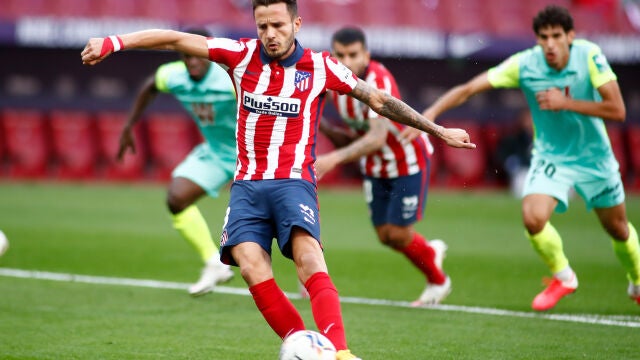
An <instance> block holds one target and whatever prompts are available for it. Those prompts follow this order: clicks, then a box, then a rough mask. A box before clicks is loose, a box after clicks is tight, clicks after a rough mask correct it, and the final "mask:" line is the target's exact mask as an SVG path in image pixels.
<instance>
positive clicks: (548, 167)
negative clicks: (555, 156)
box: [533, 159, 556, 179]
mask: <svg viewBox="0 0 640 360" xmlns="http://www.w3.org/2000/svg"><path fill="white" fill-rule="evenodd" d="M540 173H544V175H545V176H546V177H548V178H549V179H551V178H552V177H553V174H555V173H556V166H555V164H553V163H550V162H546V161H544V159H541V160H539V161H538V162H537V163H536V165H535V167H534V168H533V175H534V176H536V175H538V174H540Z"/></svg>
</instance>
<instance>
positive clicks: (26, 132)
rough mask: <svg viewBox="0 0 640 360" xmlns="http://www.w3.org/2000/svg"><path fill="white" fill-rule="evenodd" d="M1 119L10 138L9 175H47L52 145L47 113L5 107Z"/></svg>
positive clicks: (7, 138)
mask: <svg viewBox="0 0 640 360" xmlns="http://www.w3.org/2000/svg"><path fill="white" fill-rule="evenodd" d="M0 121H1V123H2V127H3V132H4V135H5V138H6V151H7V157H8V161H9V164H8V175H9V176H10V177H15V178H39V177H44V176H46V175H47V170H48V164H49V159H50V153H51V148H50V144H49V131H48V130H49V128H48V123H47V119H46V117H45V115H44V113H43V112H40V111H36V110H18V109H5V110H3V111H2V114H1V117H0Z"/></svg>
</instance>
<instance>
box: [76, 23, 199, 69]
mask: <svg viewBox="0 0 640 360" xmlns="http://www.w3.org/2000/svg"><path fill="white" fill-rule="evenodd" d="M124 49H155V50H173V51H178V52H181V53H184V54H187V55H191V56H197V57H202V58H208V56H209V51H208V49H207V38H206V37H204V36H201V35H196V34H189V33H184V32H181V31H175V30H160V29H152V30H142V31H137V32H133V33H129V34H124V35H117V36H116V35H114V36H108V37H105V38H91V39H89V41H88V42H87V45H86V46H85V47H84V49H83V50H82V53H81V54H80V55H81V56H82V63H83V64H85V65H95V64H97V63H99V62H101V61H102V60H104V59H105V58H106V57H107V56H109V55H111V54H112V53H114V52H117V51H120V50H124Z"/></svg>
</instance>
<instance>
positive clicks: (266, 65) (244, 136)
mask: <svg viewBox="0 0 640 360" xmlns="http://www.w3.org/2000/svg"><path fill="white" fill-rule="evenodd" d="M253 15H254V18H255V22H256V28H257V33H258V39H240V40H232V39H226V38H217V37H213V38H206V37H204V36H200V35H194V34H188V33H184V32H178V31H172V30H144V31H139V32H134V33H130V34H125V35H122V36H110V37H106V38H104V39H101V38H92V39H90V40H89V41H88V43H87V45H86V47H85V48H84V50H83V51H82V54H81V56H82V61H83V63H84V64H87V65H94V64H97V63H99V62H100V61H102V60H104V58H105V57H106V56H108V55H110V54H111V53H112V52H114V51H117V50H121V49H123V48H142V49H164V50H175V51H179V52H182V53H185V54H188V55H191V56H195V57H201V58H207V59H209V60H211V61H214V62H217V63H219V64H221V65H222V66H223V67H224V68H225V69H226V70H227V72H228V73H229V75H230V76H231V78H232V81H233V83H234V85H235V89H236V93H237V98H238V112H237V114H238V117H237V129H236V141H237V147H238V159H237V166H236V173H235V181H234V182H233V185H232V186H231V198H230V200H229V207H228V208H227V213H226V216H225V224H224V227H223V232H222V236H221V240H220V243H221V259H222V261H223V262H224V263H227V264H230V265H237V266H239V267H240V273H241V275H242V277H243V278H244V280H245V282H246V283H247V285H248V286H249V291H250V292H251V295H252V296H253V299H254V301H255V303H256V306H257V307H258V309H259V311H260V312H261V313H262V316H263V317H264V318H265V320H266V321H267V323H268V324H269V326H271V328H272V329H273V330H274V332H275V333H276V334H277V335H278V336H280V338H281V339H284V338H285V337H286V336H287V335H288V334H290V333H292V332H294V331H297V330H302V329H304V328H305V325H304V323H303V321H302V318H301V316H300V314H299V313H298V311H297V310H296V308H295V307H294V306H293V303H292V302H291V301H290V300H289V299H287V297H286V296H285V294H284V292H283V291H282V290H281V289H280V288H279V286H278V285H277V284H276V282H275V279H274V275H273V270H272V267H271V245H272V240H273V238H276V239H277V244H278V248H279V250H280V251H281V253H282V254H283V255H284V256H286V257H288V258H290V259H292V260H293V262H294V263H295V266H296V270H297V274H298V278H299V280H300V281H301V282H302V283H303V284H304V285H305V287H306V289H307V291H308V293H309V296H310V301H311V311H312V314H313V318H314V320H315V323H316V326H317V328H318V330H319V331H321V332H322V334H323V335H325V336H326V337H327V338H329V340H331V342H332V343H333V344H334V345H335V347H336V349H337V350H338V354H337V359H338V360H344V359H357V357H356V356H354V355H353V354H352V353H351V352H350V351H349V350H348V347H347V341H346V336H345V329H344V326H343V321H342V312H341V309H340V301H339V297H338V292H337V290H336V287H335V286H334V284H333V282H332V280H331V278H330V277H329V274H328V271H327V265H326V262H325V259H324V256H323V253H322V244H321V243H320V218H319V213H318V202H317V189H316V174H315V170H314V166H313V164H314V162H315V136H316V131H317V127H318V116H319V115H320V113H321V111H322V107H323V100H324V95H325V93H326V91H327V90H334V91H337V92H340V93H349V94H351V95H352V96H353V97H356V98H358V99H359V100H361V101H363V102H365V103H367V104H368V105H369V106H370V107H371V108H372V109H374V110H375V111H376V112H379V113H381V114H382V115H383V116H385V117H387V118H390V119H393V120H396V121H399V122H403V123H405V124H408V125H411V126H414V127H417V128H420V129H421V130H423V131H426V132H428V133H430V134H433V135H434V136H437V137H439V138H442V139H443V140H444V141H445V142H446V143H447V144H448V145H450V146H455V147H461V148H470V149H471V148H475V144H473V143H471V142H470V139H469V135H468V134H467V132H466V131H464V130H462V129H450V128H444V127H442V126H439V125H437V124H434V123H433V122H431V121H429V120H427V119H425V118H424V117H423V116H421V115H420V114H419V113H418V112H416V111H415V110H413V109H411V108H410V107H409V106H407V105H406V104H405V103H403V102H402V101H400V100H398V99H395V98H393V97H392V96H390V95H389V94H386V93H384V92H382V91H379V90H377V89H375V88H373V87H371V86H369V85H368V84H367V83H366V82H364V81H362V80H359V79H358V78H357V77H356V76H354V75H353V74H352V73H351V71H350V70H349V69H347V68H346V67H345V66H344V65H342V64H340V63H339V62H338V61H337V60H335V59H334V58H332V57H330V55H329V54H328V53H327V52H321V53H316V52H313V51H311V50H310V49H305V48H303V47H302V45H300V43H298V42H297V41H296V39H295V34H296V33H297V32H298V30H299V29H300V26H301V23H302V19H301V18H300V17H299V16H298V9H297V3H296V0H253Z"/></svg>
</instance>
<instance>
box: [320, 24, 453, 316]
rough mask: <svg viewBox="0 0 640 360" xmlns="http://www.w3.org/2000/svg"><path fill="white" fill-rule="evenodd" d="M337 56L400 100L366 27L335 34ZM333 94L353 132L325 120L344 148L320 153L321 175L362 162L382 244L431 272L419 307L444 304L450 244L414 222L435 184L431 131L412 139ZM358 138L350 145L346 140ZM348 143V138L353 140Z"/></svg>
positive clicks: (395, 125) (367, 196)
mask: <svg viewBox="0 0 640 360" xmlns="http://www.w3.org/2000/svg"><path fill="white" fill-rule="evenodd" d="M331 49H332V55H333V56H334V57H335V58H336V59H338V60H339V61H340V62H341V63H343V64H344V65H345V66H346V67H348V68H349V70H351V71H352V72H353V74H354V75H356V76H358V77H359V78H360V79H363V80H364V81H366V82H367V83H368V84H369V85H370V86H371V87H374V88H377V89H379V90H380V91H383V92H385V93H388V94H391V95H392V96H394V97H396V98H400V91H399V90H398V86H397V84H396V81H395V79H394V77H393V75H391V73H390V72H389V71H388V70H387V69H386V68H385V67H384V65H382V64H381V63H379V62H377V61H375V60H371V56H370V53H369V51H368V50H367V44H366V37H365V34H364V33H363V32H362V30H361V29H358V28H354V27H346V28H342V29H340V30H338V31H337V32H335V33H334V34H333V37H332V39H331ZM330 94H331V98H332V99H333V104H334V105H335V107H336V109H337V110H338V113H339V114H340V117H341V118H342V120H343V122H344V123H346V124H347V125H348V126H349V129H350V130H351V132H350V133H346V134H345V132H344V131H343V130H342V128H340V127H337V126H332V125H330V124H329V123H328V122H327V121H326V119H325V120H323V121H321V123H320V131H322V132H323V133H324V134H325V135H327V137H329V139H331V140H332V142H333V143H334V144H335V145H336V146H337V147H338V149H336V150H334V151H332V152H330V153H327V154H322V155H319V156H318V159H317V160H316V172H317V174H318V178H321V177H322V176H323V175H324V174H325V173H327V172H328V171H330V170H332V169H333V168H334V167H336V166H337V165H339V164H344V163H347V162H350V161H355V160H358V159H359V160H360V171H361V172H362V174H363V176H364V182H363V188H364V192H365V199H366V201H367V204H368V206H369V214H370V217H371V222H372V224H373V226H374V227H375V230H376V234H378V239H379V240H380V242H382V244H384V245H386V246H389V247H390V248H392V249H394V250H396V251H398V252H400V253H402V254H403V255H404V256H405V257H406V258H407V259H408V260H409V261H410V262H411V263H413V265H414V266H415V267H416V268H418V270H419V271H420V272H422V273H423V274H424V275H425V278H426V281H427V287H426V289H425V290H424V291H423V292H422V294H421V295H420V297H419V298H418V300H416V301H414V303H413V305H414V306H420V305H433V304H438V303H440V302H441V301H442V300H443V299H444V298H445V297H446V296H447V295H448V294H449V293H450V292H451V280H450V279H449V276H447V275H446V274H445V273H444V271H443V270H442V259H443V258H444V253H445V251H446V248H447V247H446V244H445V243H444V242H443V241H442V240H432V241H426V240H425V238H424V237H423V236H422V235H421V234H419V233H418V232H416V231H415V229H414V227H413V224H414V223H415V222H416V221H418V220H419V219H421V218H422V215H423V212H424V205H425V202H426V198H427V191H428V184H429V164H430V160H431V154H432V153H433V146H432V145H431V143H430V142H429V140H428V139H427V136H426V134H425V133H421V134H420V135H419V136H417V137H416V138H414V139H413V140H412V141H405V140H404V139H403V138H402V136H401V134H402V131H403V129H404V128H405V127H406V126H404V125H402V124H399V123H396V122H392V121H390V120H388V119H386V118H384V117H382V116H380V115H378V114H377V113H376V112H374V111H372V110H371V109H370V108H369V107H367V106H365V105H364V104H362V103H361V102H359V101H358V100H356V99H355V98H353V97H349V96H348V95H341V94H339V93H336V92H331V93H330ZM349 138H352V141H351V142H349V143H348V144H347V145H345V146H342V147H341V145H343V144H342V143H343V139H349ZM347 141H348V140H347Z"/></svg>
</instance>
